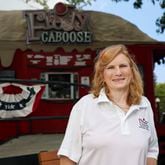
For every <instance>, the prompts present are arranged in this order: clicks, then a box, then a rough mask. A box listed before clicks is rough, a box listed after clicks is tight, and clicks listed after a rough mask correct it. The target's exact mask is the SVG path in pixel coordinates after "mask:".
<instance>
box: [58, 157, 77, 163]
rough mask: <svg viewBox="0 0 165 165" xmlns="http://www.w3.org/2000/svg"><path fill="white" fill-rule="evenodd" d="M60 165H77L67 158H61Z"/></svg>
mask: <svg viewBox="0 0 165 165" xmlns="http://www.w3.org/2000/svg"><path fill="white" fill-rule="evenodd" d="M60 165H76V163H75V162H74V161H72V160H70V159H69V158H68V157H66V156H60Z"/></svg>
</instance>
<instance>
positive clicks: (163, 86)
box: [155, 83, 165, 97]
mask: <svg viewBox="0 0 165 165" xmlns="http://www.w3.org/2000/svg"><path fill="white" fill-rule="evenodd" d="M155 94H156V96H164V97H165V83H158V84H156V86H155Z"/></svg>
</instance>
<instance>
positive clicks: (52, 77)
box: [41, 72, 78, 100]
mask: <svg viewBox="0 0 165 165" xmlns="http://www.w3.org/2000/svg"><path fill="white" fill-rule="evenodd" d="M41 79H42V80H45V81H49V83H48V84H47V85H46V88H45V91H44V94H43V97H42V98H43V99H50V100H73V99H76V98H78V86H77V85H76V84H77V82H78V74H76V73H69V72H45V73H41ZM52 82H53V83H52Z"/></svg>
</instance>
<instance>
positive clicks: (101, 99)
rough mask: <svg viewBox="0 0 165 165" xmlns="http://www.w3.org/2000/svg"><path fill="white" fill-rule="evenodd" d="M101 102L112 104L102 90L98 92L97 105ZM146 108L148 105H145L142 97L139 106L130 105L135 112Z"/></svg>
mask: <svg viewBox="0 0 165 165" xmlns="http://www.w3.org/2000/svg"><path fill="white" fill-rule="evenodd" d="M103 102H109V103H111V104H112V102H111V101H110V100H109V99H108V97H107V95H106V93H105V89H104V88H102V89H101V90H100V94H99V96H98V100H97V103H103ZM148 106H149V105H148V104H147V101H146V99H145V97H143V96H142V99H141V102H140V104H139V105H132V106H131V108H133V109H134V110H135V109H136V110H146V109H147V107H148Z"/></svg>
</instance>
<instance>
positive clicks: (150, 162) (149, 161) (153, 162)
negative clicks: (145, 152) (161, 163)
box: [147, 158, 157, 165]
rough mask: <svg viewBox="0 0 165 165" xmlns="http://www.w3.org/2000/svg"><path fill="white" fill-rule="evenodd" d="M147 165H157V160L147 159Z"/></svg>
mask: <svg viewBox="0 0 165 165" xmlns="http://www.w3.org/2000/svg"><path fill="white" fill-rule="evenodd" d="M147 165H157V160H156V159H154V158H147Z"/></svg>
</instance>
